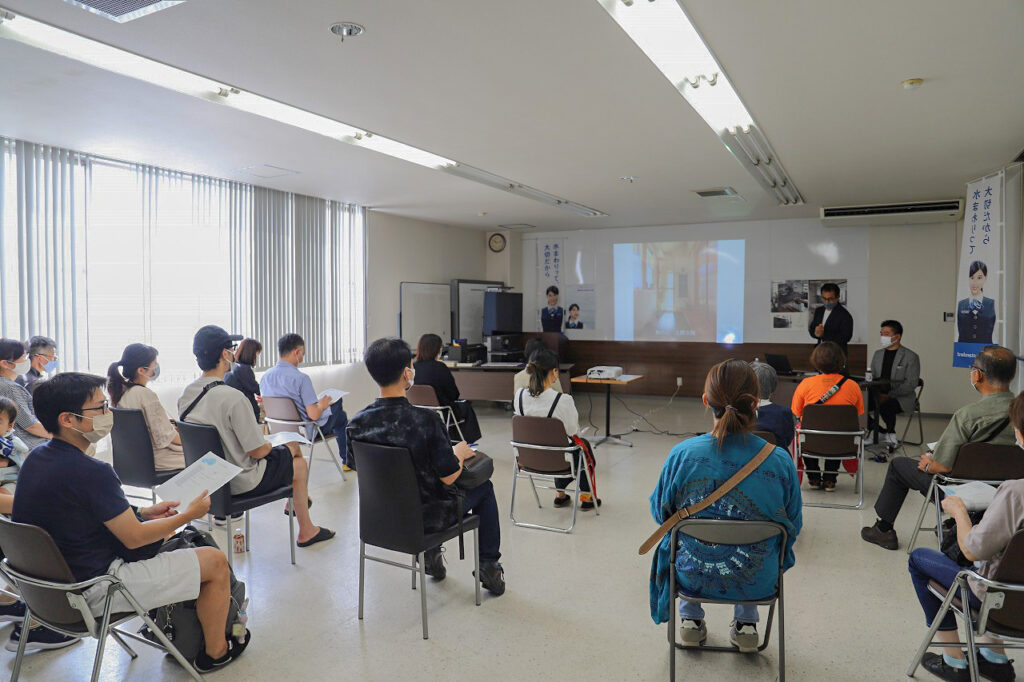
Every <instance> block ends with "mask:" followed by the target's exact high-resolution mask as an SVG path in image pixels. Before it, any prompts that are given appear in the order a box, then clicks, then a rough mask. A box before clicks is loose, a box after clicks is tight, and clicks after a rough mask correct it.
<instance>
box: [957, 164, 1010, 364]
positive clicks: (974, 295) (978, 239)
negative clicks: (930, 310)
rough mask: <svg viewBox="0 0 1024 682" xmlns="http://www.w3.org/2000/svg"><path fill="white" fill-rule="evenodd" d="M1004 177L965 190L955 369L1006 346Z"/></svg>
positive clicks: (989, 178)
mask: <svg viewBox="0 0 1024 682" xmlns="http://www.w3.org/2000/svg"><path fill="white" fill-rule="evenodd" d="M1003 180H1004V176H1003V172H1002V171H1000V172H999V173H996V174H993V175H990V176H988V177H987V178H982V179H981V180H977V181H975V182H972V183H969V184H968V185H967V206H966V210H965V211H964V236H963V243H962V244H961V246H960V267H959V268H958V269H957V283H956V293H957V295H956V298H957V302H956V331H955V332H954V336H953V366H954V367H970V366H971V365H972V364H973V363H974V358H975V357H976V356H977V355H978V352H979V351H981V349H982V348H984V347H985V346H987V345H989V344H993V343H997V344H1002V343H1003V320H1002V314H1001V313H1002V310H1003V307H1002V306H1003V299H1002V295H1003V292H1002V291H1001V287H1002V282H1003Z"/></svg>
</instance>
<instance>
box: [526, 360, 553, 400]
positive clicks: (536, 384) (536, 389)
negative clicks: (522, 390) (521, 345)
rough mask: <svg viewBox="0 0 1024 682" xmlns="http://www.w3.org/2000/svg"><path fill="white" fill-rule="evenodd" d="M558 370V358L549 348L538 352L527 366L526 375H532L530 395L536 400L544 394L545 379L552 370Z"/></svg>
mask: <svg viewBox="0 0 1024 682" xmlns="http://www.w3.org/2000/svg"><path fill="white" fill-rule="evenodd" d="M553 369H558V356H557V355H555V354H554V352H552V351H550V350H548V349H547V348H544V349H541V350H538V351H537V352H535V353H534V354H533V355H532V356H531V357H530V362H528V363H527V364H526V373H527V374H529V375H530V395H531V396H533V397H534V398H536V397H537V396H539V395H540V394H541V393H543V392H544V379H546V378H547V376H548V374H550V373H551V370H553Z"/></svg>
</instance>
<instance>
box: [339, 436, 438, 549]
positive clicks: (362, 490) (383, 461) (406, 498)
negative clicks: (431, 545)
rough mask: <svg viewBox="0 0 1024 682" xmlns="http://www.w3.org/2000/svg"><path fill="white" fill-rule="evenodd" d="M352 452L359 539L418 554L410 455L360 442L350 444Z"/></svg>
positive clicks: (418, 516) (418, 518)
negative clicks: (357, 501) (356, 484)
mask: <svg viewBox="0 0 1024 682" xmlns="http://www.w3.org/2000/svg"><path fill="white" fill-rule="evenodd" d="M352 452H353V454H354V455H355V457H356V461H357V462H359V476H357V477H356V480H357V481H358V482H359V539H360V540H362V541H363V542H365V543H367V544H370V545H373V546H375V547H383V548H384V549H390V550H392V551H395V552H403V553H405V554H418V553H419V552H422V551H423V550H424V549H426V548H425V547H424V546H423V545H424V539H423V538H424V530H423V506H422V501H421V497H420V487H419V483H417V481H416V470H415V468H414V467H413V463H412V455H411V454H409V451H408V450H407V449H406V448H396V447H393V446H390V445H378V444H376V443H367V442H363V441H352Z"/></svg>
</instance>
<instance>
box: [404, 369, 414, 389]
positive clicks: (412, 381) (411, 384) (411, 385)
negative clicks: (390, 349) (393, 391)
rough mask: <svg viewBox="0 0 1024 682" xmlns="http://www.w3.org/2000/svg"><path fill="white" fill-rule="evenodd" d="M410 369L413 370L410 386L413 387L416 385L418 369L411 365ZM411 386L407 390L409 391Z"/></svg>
mask: <svg viewBox="0 0 1024 682" xmlns="http://www.w3.org/2000/svg"><path fill="white" fill-rule="evenodd" d="M409 371H410V372H412V376H411V377H409V388H412V387H413V386H415V385H416V369H415V368H414V367H410V368H409ZM409 388H407V389H405V390H407V391H408V390H409Z"/></svg>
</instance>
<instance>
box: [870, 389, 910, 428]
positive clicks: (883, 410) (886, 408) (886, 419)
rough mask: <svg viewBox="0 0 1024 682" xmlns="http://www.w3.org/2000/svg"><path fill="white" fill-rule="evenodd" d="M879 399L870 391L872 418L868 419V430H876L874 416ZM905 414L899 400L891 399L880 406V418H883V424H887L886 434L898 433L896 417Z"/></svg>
mask: <svg viewBox="0 0 1024 682" xmlns="http://www.w3.org/2000/svg"><path fill="white" fill-rule="evenodd" d="M877 401H878V398H877V397H876V396H875V393H874V391H868V414H870V415H871V417H869V418H868V422H869V423H868V428H869V429H874V428H875V423H874V421H875V420H874V414H875V403H876V402H877ZM898 414H903V408H902V407H900V403H899V401H898V400H896V399H894V398H889V399H888V400H886V401H885V402H884V403H882V404H881V405H879V406H878V416H879V417H881V419H882V423H883V424H885V430H884V433H896V415H898Z"/></svg>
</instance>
